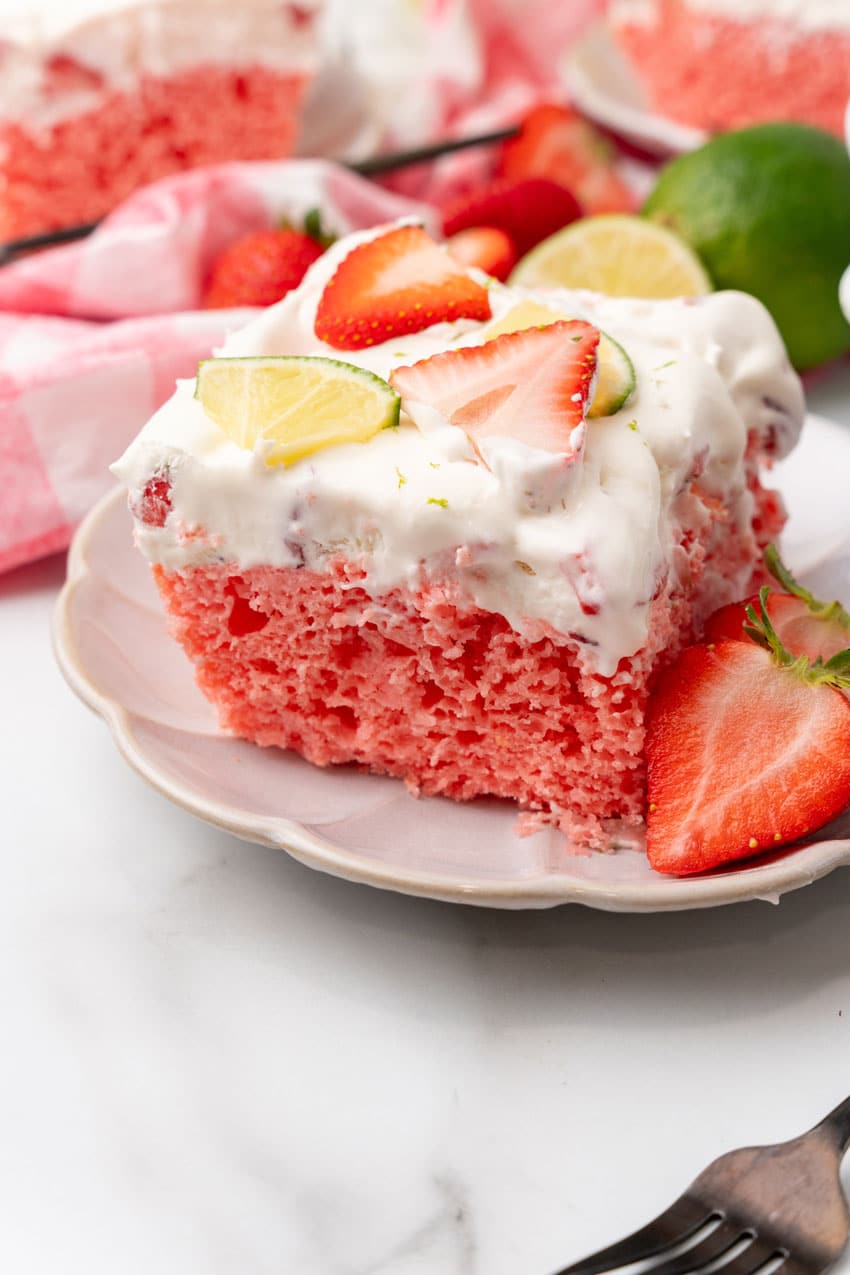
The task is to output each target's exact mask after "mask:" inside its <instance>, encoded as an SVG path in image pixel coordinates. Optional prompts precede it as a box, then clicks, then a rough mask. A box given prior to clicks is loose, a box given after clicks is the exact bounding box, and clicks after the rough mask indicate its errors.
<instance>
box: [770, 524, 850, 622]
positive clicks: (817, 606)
mask: <svg viewBox="0 0 850 1275" xmlns="http://www.w3.org/2000/svg"><path fill="white" fill-rule="evenodd" d="M764 564H765V566H766V567H767V569H768V571H769V572H770V574H771V575H772V576H773V578H774V580H775V581H776V582H777V584H780V585H781V586H782V588H783V589H784V590H785V592H786V593H790V594H792V595H793V596H794V597H795V598H799V599H800V601H801V602H805V604H806V606H807V607H808V608H809V610H810V611H811V613H812V615H816V616H817V617H818V619H819V620H832V621H833V622H834V623H836V624H839V625H841V627H842V628H845V629H848V630H850V614H848V613H847V611H845V609H844V607H843V606H842V605H841V603H840V602H838V601H833V602H822V601H821V600H820V598H816V597H815V596H814V594H813V593H810V592H809V590H808V589H805V588H804V587H803V586H802V585H801V584H798V583H797V581H796V580H795V579H794V577H793V575H792V574H791V572H790V571H789V570H788V568H787V567H786V566H785V563H784V562H783V561H782V559H781V558H780V556H779V550H778V549H777V548H776V545H773V544H771V545H768V546H767V548H766V549H765V551H764Z"/></svg>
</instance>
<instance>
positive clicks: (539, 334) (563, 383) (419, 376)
mask: <svg viewBox="0 0 850 1275" xmlns="http://www.w3.org/2000/svg"><path fill="white" fill-rule="evenodd" d="M598 345H599V332H598V331H597V329H596V328H594V327H592V326H591V325H590V324H589V323H584V322H582V321H581V320H578V319H574V320H569V321H564V322H559V323H552V324H549V325H548V326H547V327H543V328H527V329H525V330H523V331H520V332H510V333H506V334H505V335H504V336H500V337H496V339H495V340H493V341H488V342H487V343H486V344H485V345H478V346H467V347H466V348H464V349H459V350H450V351H447V352H446V353H444V354H436V355H434V356H433V357H432V358H430V359H423V360H422V361H421V362H420V363H414V364H413V366H412V367H400V368H397V369H396V371H395V372H394V373H393V374H392V376H391V378H390V380H391V383H392V385H393V387H394V388H395V389H396V390H397V391H398V393H399V394H400V395H401V396H402V400H403V402H404V404H405V406H406V407H408V411H409V412H410V414H411V415H412V416H413V417H414V419H415V418H416V407H415V405H416V404H417V403H419V404H425V405H427V406H428V407H431V408H434V409H436V411H437V412H439V413H440V415H441V416H443V417H444V418H445V419H446V420H447V421H449V422H450V423H451V424H452V425H457V426H459V427H460V428H461V429H463V430H464V431H465V432H466V433H467V434H468V435H469V436H470V438H472V439H473V441H475V442H477V441H479V440H481V439H484V438H492V437H497V436H498V437H510V438H516V439H518V440H519V441H520V442H523V443H526V444H527V445H528V446H529V447H538V448H541V449H542V450H544V451H549V452H556V453H561V454H569V453H575V452H576V451H577V450H578V449H579V448H580V445H581V440H580V439H577V438H576V437H575V436H574V431H575V430H576V429H577V427H578V426H580V425H581V424H582V422H583V420H584V411H585V407H586V405H587V401H588V397H589V395H590V392H591V388H592V383H593V377H594V373H595V371H596V351H597V347H598ZM408 405H409V406H408Z"/></svg>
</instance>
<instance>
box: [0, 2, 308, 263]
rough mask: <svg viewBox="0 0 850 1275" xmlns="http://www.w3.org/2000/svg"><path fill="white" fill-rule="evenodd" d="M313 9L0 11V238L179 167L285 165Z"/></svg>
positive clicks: (61, 218) (98, 211) (114, 198)
mask: <svg viewBox="0 0 850 1275" xmlns="http://www.w3.org/2000/svg"><path fill="white" fill-rule="evenodd" d="M314 9H315V6H310V5H305V4H295V3H292V4H287V3H284V2H283V0H239V3H238V4H234V3H232V2H231V0H157V2H155V3H144V2H142V3H135V4H134V3H129V2H128V0H63V3H62V4H61V6H60V5H50V6H48V5H47V4H43V5H38V4H34V3H33V0H0V156H2V159H0V240H8V239H13V238H16V237H18V236H23V235H29V234H35V233H37V232H39V231H43V230H52V229H56V228H59V227H62V226H68V225H74V224H77V223H82V222H88V221H93V220H96V219H97V218H99V217H101V216H103V215H104V214H105V213H108V212H110V211H111V210H112V209H113V208H115V207H116V205H117V204H119V203H120V202H121V200H122V199H124V198H125V197H126V196H127V195H129V194H130V192H131V191H133V190H135V189H136V188H137V187H138V186H141V185H144V184H145V183H147V182H150V181H153V180H155V179H156V178H159V177H163V176H166V175H167V174H169V173H173V172H176V171H178V170H180V169H184V168H193V167H195V166H197V165H200V164H213V163H219V162H221V161H224V160H230V159H243V160H244V159H248V160H251V159H276V158H281V157H284V156H286V155H289V154H291V152H292V150H293V148H294V143H295V139H296V134H297V129H298V123H299V114H300V110H301V105H302V99H303V95H304V91H305V89H306V87H307V85H308V84H309V82H310V80H311V77H312V75H313V73H314V72H315V70H316V64H317V60H318V58H317V35H316V31H315V26H316V15H315V12H314Z"/></svg>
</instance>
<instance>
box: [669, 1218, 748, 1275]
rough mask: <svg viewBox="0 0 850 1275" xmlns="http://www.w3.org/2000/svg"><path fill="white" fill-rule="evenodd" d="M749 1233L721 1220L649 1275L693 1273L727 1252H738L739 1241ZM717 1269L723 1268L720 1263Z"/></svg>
mask: <svg viewBox="0 0 850 1275" xmlns="http://www.w3.org/2000/svg"><path fill="white" fill-rule="evenodd" d="M747 1234H748V1233H747V1232H746V1231H742V1229H741V1227H740V1226H737V1225H735V1224H733V1223H731V1222H729V1221H723V1222H720V1224H719V1225H718V1226H717V1227H716V1228H715V1229H714V1230H713V1231H710V1232H709V1233H708V1235H705V1236H704V1237H703V1238H702V1239H701V1240H700V1241H699V1242H698V1243H697V1244H694V1245H692V1246H691V1247H690V1248H689V1249H687V1250H686V1251H685V1252H684V1253H678V1254H677V1255H676V1256H675V1257H671V1258H669V1259H668V1260H667V1261H666V1262H661V1263H660V1264H658V1265H656V1266H653V1267H652V1268H651V1270H650V1272H649V1275H691V1272H696V1271H700V1270H702V1268H703V1267H704V1266H708V1265H709V1263H710V1262H718V1263H719V1259H720V1258H722V1257H723V1255H724V1254H725V1253H729V1252H732V1253H734V1252H736V1251H737V1249H738V1244H739V1242H740V1241H741V1240H742V1239H743V1238H744V1237H745V1236H746V1235H747ZM717 1269H718V1270H720V1269H721V1267H720V1265H718V1267H717ZM724 1269H725V1268H724Z"/></svg>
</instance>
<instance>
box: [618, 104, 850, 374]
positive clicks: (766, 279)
mask: <svg viewBox="0 0 850 1275" xmlns="http://www.w3.org/2000/svg"><path fill="white" fill-rule="evenodd" d="M642 211H643V215H644V216H646V217H649V218H651V219H652V220H653V221H656V222H658V223H659V224H660V225H663V226H667V227H668V228H669V229H671V230H673V231H675V232H676V233H677V234H678V235H680V236H681V237H682V238H683V239H685V240H686V241H687V242H688V243H689V244H690V245H691V247H692V248H693V249H694V250H695V251H696V253H697V254H698V256H699V257H700V258H701V259H702V262H703V264H704V265H705V266H706V268H707V269H708V272H709V274H710V275H711V277H712V279H713V280H714V283H715V284H716V285H717V287H718V288H738V289H740V290H741V291H743V292H751V293H752V294H753V296H756V297H758V298H759V300H760V301H762V302H764V304H765V305H766V306H767V308H768V310H769V311H770V313H771V314H772V315H773V318H774V320H775V321H776V324H777V326H778V328H779V330H780V332H781V333H782V336H783V337H784V339H785V344H786V345H787V347H788V353H789V354H790V356H791V361H792V363H793V364H794V366H795V367H797V368H800V369H803V368H807V367H814V366H815V364H817V363H824V362H825V361H826V360H827V359H831V358H835V357H836V356H838V355H840V354H843V353H845V351H847V350H850V325H848V323H847V320H846V319H845V318H844V316H843V314H842V313H841V310H840V308H839V305H838V281H839V279H840V278H841V275H842V273H843V271H844V270H845V268H846V267H847V265H848V263H850V158H848V155H847V152H846V150H845V149H844V147H843V146H842V144H841V142H840V141H839V140H838V138H837V137H833V136H832V135H831V134H829V133H824V132H822V131H821V130H820V129H817V128H808V127H806V126H805V125H802V124H762V125H759V126H758V127H756V128H744V129H740V130H738V131H737V132H733V133H722V134H720V135H719V136H718V137H715V138H713V139H712V141H710V142H707V143H706V145H705V146H701V147H700V148H699V150H695V151H691V152H690V154H687V155H682V156H680V157H679V158H678V159H674V160H673V161H672V162H671V163H669V164H668V165H667V166H666V167H665V168H664V169H663V171H662V172H661V175H660V177H659V179H658V184H657V185H656V187H655V189H654V190H653V192H652V194H651V195H650V197H649V199H648V200H647V202H646V204H645V205H644V207H643V210H642Z"/></svg>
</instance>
